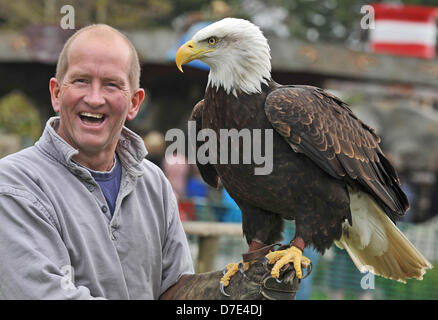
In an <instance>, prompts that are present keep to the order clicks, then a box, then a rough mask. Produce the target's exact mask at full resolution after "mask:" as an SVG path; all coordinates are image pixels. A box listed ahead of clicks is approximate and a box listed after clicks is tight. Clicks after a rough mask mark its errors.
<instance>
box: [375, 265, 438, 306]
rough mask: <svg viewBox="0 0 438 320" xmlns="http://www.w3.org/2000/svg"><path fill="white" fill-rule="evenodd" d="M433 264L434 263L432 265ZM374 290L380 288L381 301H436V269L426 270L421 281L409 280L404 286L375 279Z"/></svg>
mask: <svg viewBox="0 0 438 320" xmlns="http://www.w3.org/2000/svg"><path fill="white" fill-rule="evenodd" d="M432 264H434V263H432ZM376 288H381V290H382V293H383V297H382V299H385V300H389V299H409V300H426V299H431V300H436V299H438V290H436V288H438V269H436V268H434V269H431V270H427V272H426V274H425V275H424V277H423V280H422V281H418V280H416V279H409V280H408V281H407V282H406V284H404V283H400V282H397V281H392V280H388V279H384V278H382V277H376Z"/></svg>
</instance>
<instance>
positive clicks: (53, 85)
mask: <svg viewBox="0 0 438 320" xmlns="http://www.w3.org/2000/svg"><path fill="white" fill-rule="evenodd" d="M49 90H50V98H51V100H52V108H53V110H54V111H55V112H59V110H60V102H59V92H60V90H61V87H60V84H59V82H58V80H57V79H56V78H51V79H50V82H49Z"/></svg>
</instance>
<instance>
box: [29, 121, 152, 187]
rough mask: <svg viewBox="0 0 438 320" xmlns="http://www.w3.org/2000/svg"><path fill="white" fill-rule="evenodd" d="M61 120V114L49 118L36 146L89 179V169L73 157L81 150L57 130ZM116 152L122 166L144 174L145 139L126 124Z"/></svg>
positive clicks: (130, 170)
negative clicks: (63, 137) (76, 161)
mask: <svg viewBox="0 0 438 320" xmlns="http://www.w3.org/2000/svg"><path fill="white" fill-rule="evenodd" d="M59 121H60V118H59V116H56V117H52V118H50V119H49V120H47V123H46V127H45V128H44V132H43V134H42V136H41V138H40V139H39V140H38V141H37V142H36V143H35V146H36V147H37V148H38V149H39V150H41V151H42V152H43V153H45V154H47V155H48V156H49V157H51V158H53V159H55V160H56V161H58V162H60V163H62V164H63V165H65V166H66V167H67V168H68V169H69V170H70V171H72V173H74V174H76V175H78V176H81V177H83V178H87V179H88V178H89V177H90V173H89V172H88V170H86V169H84V168H81V166H78V165H77V164H76V163H75V162H74V161H73V159H72V158H73V157H74V156H75V155H76V154H78V153H79V151H78V150H76V149H75V148H73V147H72V146H71V145H69V144H68V143H67V142H66V141H65V140H64V139H62V138H61V137H60V136H59V135H58V133H57V132H56V131H57V130H58V127H59ZM116 152H117V154H118V156H119V159H120V162H121V164H122V166H123V167H124V168H125V169H126V170H127V171H128V172H129V173H131V174H133V175H136V176H141V175H142V174H143V166H142V165H141V162H142V161H143V159H144V158H145V156H146V155H147V150H146V147H145V145H144V142H143V139H141V138H140V137H139V136H138V135H137V134H136V133H134V132H133V131H131V130H130V129H128V128H126V127H125V126H124V127H123V128H122V132H121V135H120V139H119V142H118V143H117V147H116Z"/></svg>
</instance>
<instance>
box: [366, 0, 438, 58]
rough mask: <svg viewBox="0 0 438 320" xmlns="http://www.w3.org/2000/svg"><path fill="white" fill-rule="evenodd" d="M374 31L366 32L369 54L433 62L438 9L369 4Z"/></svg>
mask: <svg viewBox="0 0 438 320" xmlns="http://www.w3.org/2000/svg"><path fill="white" fill-rule="evenodd" d="M372 6H373V8H374V15H375V16H374V19H375V20H374V21H375V28H374V29H370V47H371V50H372V51H373V52H378V53H388V54H396V55H403V56H411V57H420V58H426V59H433V58H434V57H435V47H436V38H437V26H436V18H437V17H438V7H425V6H405V5H396V4H388V3H376V4H372Z"/></svg>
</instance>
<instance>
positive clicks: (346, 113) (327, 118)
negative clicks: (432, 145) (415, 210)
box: [265, 86, 409, 218]
mask: <svg viewBox="0 0 438 320" xmlns="http://www.w3.org/2000/svg"><path fill="white" fill-rule="evenodd" d="M265 113H266V115H267V117H268V119H269V121H270V122H271V124H272V126H273V127H274V129H275V130H276V131H277V132H278V133H279V134H280V135H281V136H283V138H284V139H285V140H286V141H287V143H288V144H289V145H290V146H291V148H292V149H293V150H294V151H295V152H299V153H303V154H305V155H306V156H308V157H309V158H310V159H312V160H313V161H314V162H315V163H316V164H317V165H318V166H319V167H320V168H322V169H323V170H325V171H326V172H327V173H328V174H330V175H331V176H332V177H334V178H337V179H347V180H349V181H350V182H353V181H354V182H357V183H359V184H360V185H361V187H362V188H364V189H365V190H366V191H368V192H369V193H371V194H372V195H374V198H375V199H376V200H377V201H378V202H379V203H383V204H384V205H386V207H387V208H388V209H389V210H390V211H389V212H388V210H385V211H387V213H388V214H389V216H390V217H391V218H394V217H393V216H392V215H393V214H395V215H403V214H404V213H405V211H406V210H407V209H408V207H409V203H408V200H407V198H406V195H405V194H404V193H403V191H402V190H401V189H400V186H399V179H398V176H397V173H396V172H395V170H394V168H393V166H392V165H391V163H390V162H389V161H388V159H387V158H386V157H385V155H384V154H383V152H382V150H381V149H380V147H379V142H380V138H379V137H378V136H377V135H376V133H375V131H374V130H373V129H372V128H370V127H369V126H367V125H366V124H364V123H363V122H362V121H360V120H359V119H358V118H357V117H356V116H355V115H354V114H353V112H352V111H351V110H350V108H349V107H348V105H346V104H345V103H344V102H342V101H341V100H340V99H338V98H336V97H335V96H333V95H331V94H329V93H328V92H325V91H324V90H322V89H320V88H316V87H310V86H282V87H279V88H278V89H275V90H274V91H273V92H271V93H270V94H269V95H268V97H267V99H266V102H265Z"/></svg>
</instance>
